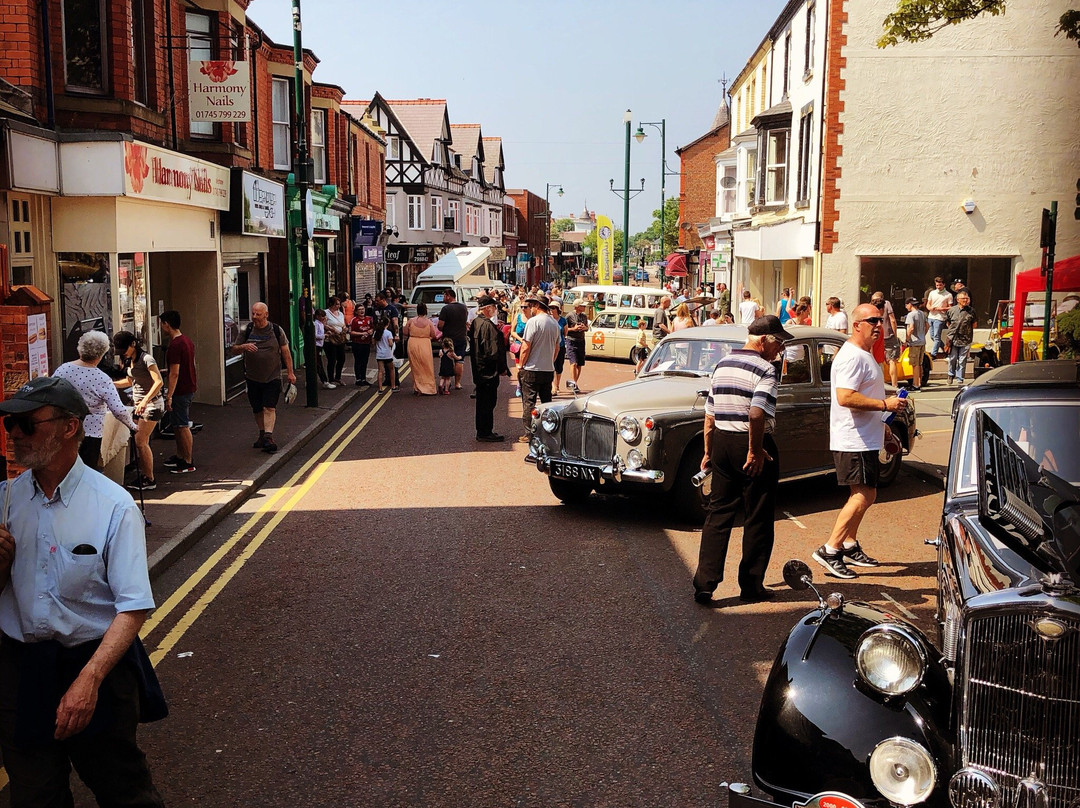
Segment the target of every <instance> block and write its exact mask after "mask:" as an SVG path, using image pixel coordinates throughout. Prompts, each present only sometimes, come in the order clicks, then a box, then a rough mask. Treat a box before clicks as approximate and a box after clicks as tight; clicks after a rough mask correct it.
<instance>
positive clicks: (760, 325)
mask: <svg viewBox="0 0 1080 808" xmlns="http://www.w3.org/2000/svg"><path fill="white" fill-rule="evenodd" d="M746 330H747V332H748V333H750V334H752V335H753V336H755V337H766V336H775V337H781V338H783V339H786V340H787V339H795V338H794V337H793V336H791V334H789V333H788V332H787V331H785V330H784V326H783V325H781V323H780V318H779V317H777V316H776V315H775V314H766V315H765V316H764V317H758V318H757V319H756V320H754V322H752V323H750V327H749V328H747V329H746Z"/></svg>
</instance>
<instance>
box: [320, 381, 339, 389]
mask: <svg viewBox="0 0 1080 808" xmlns="http://www.w3.org/2000/svg"><path fill="white" fill-rule="evenodd" d="M322 389H323V390H337V385H336V384H334V383H333V382H323V383H322Z"/></svg>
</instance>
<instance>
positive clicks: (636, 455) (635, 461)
mask: <svg viewBox="0 0 1080 808" xmlns="http://www.w3.org/2000/svg"><path fill="white" fill-rule="evenodd" d="M644 465H645V458H644V457H642V456H641V452H639V451H638V450H637V449H631V450H630V451H629V452H627V453H626V467H627V468H628V469H633V470H635V471H637V470H638V469H639V468H641V467H642V466H644Z"/></svg>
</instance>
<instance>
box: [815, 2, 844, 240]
mask: <svg viewBox="0 0 1080 808" xmlns="http://www.w3.org/2000/svg"><path fill="white" fill-rule="evenodd" d="M845 2H846V0H829V33H828V40H827V41H828V56H827V57H826V64H827V65H828V72H827V75H826V76H825V86H826V97H825V143H824V154H823V156H822V177H821V179H822V187H821V252H822V254H828V253H831V252H832V251H833V247H834V246H835V245H836V241H837V223H838V222H839V219H840V214H839V211H838V210H837V205H836V203H837V200H838V199H839V193H838V191H837V188H836V183H837V180H839V179H840V170H841V169H840V166H839V160H840V155H841V154H843V150H844V147H843V146H841V145H840V142H839V138H840V135H841V134H843V131H844V126H843V124H841V123H840V114H841V113H842V112H843V111H844V102H843V101H842V100H841V99H840V95H841V93H843V91H844V78H843V72H844V67H845V63H846V61H847V60H846V59H845V57H843V56H841V55H840V54H841V52H842V51H843V49H844V46H845V45H846V44H847V35H846V34H845V33H844V23H846V22H847V17H848V15H847V12H846V11H844V4H845Z"/></svg>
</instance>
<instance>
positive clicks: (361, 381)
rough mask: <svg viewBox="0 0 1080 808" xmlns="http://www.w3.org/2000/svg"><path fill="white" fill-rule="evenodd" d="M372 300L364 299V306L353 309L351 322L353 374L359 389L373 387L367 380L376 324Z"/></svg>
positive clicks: (350, 336)
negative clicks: (372, 311) (372, 314)
mask: <svg viewBox="0 0 1080 808" xmlns="http://www.w3.org/2000/svg"><path fill="white" fill-rule="evenodd" d="M370 299H371V297H370V295H369V296H368V297H366V298H365V299H364V303H363V305H358V306H356V308H355V309H353V316H352V319H351V320H350V321H349V338H350V340H352V354H353V373H354V374H355V375H356V386H357V387H370V386H371V382H369V381H368V380H367V366H368V359H369V358H370V356H371V338H372V335H373V334H374V332H375V322H374V318H373V317H372V316H371V304H370V303H369V302H368V301H369V300H370Z"/></svg>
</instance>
